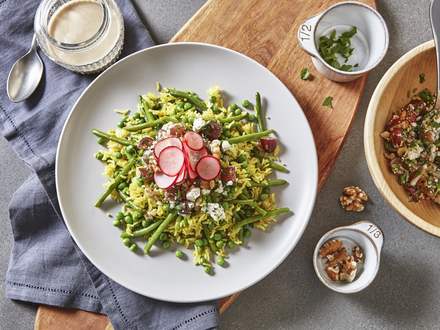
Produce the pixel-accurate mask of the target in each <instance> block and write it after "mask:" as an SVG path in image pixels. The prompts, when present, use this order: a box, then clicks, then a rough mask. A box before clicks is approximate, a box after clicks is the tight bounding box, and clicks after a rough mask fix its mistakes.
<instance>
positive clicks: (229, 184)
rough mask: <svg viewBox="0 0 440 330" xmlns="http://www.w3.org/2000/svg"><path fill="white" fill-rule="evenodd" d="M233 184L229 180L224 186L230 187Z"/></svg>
mask: <svg viewBox="0 0 440 330" xmlns="http://www.w3.org/2000/svg"><path fill="white" fill-rule="evenodd" d="M233 184H234V182H233V181H231V180H229V181H228V182H226V185H227V186H232V185H233Z"/></svg>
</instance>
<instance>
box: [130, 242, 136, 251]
mask: <svg viewBox="0 0 440 330" xmlns="http://www.w3.org/2000/svg"><path fill="white" fill-rule="evenodd" d="M129 249H130V251H132V252H136V250H137V249H138V246H137V245H136V244H135V243H133V244H131V245H130V247H129Z"/></svg>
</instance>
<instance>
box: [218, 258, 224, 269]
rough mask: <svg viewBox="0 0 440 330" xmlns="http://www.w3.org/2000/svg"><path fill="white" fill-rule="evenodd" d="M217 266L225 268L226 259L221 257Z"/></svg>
mask: <svg viewBox="0 0 440 330" xmlns="http://www.w3.org/2000/svg"><path fill="white" fill-rule="evenodd" d="M217 265H219V266H220V267H223V266H224V265H225V258H223V257H222V256H219V257H218V258H217Z"/></svg>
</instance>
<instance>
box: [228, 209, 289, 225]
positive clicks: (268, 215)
mask: <svg viewBox="0 0 440 330" xmlns="http://www.w3.org/2000/svg"><path fill="white" fill-rule="evenodd" d="M290 212H291V211H290V209H289V208H287V207H282V208H278V209H275V210H272V211H269V212H267V213H266V215H256V216H253V217H249V218H246V219H243V220H241V221H240V222H238V223H237V224H236V225H235V228H236V229H239V228H241V227H243V226H245V225H249V224H251V223H254V222H258V221H261V220H265V219H268V218H272V217H276V216H279V215H281V214H284V213H290Z"/></svg>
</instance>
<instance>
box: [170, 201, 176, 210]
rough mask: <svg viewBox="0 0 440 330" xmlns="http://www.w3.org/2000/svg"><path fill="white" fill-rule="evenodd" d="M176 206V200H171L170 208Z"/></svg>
mask: <svg viewBox="0 0 440 330" xmlns="http://www.w3.org/2000/svg"><path fill="white" fill-rule="evenodd" d="M175 207H176V202H175V201H170V209H174V208H175Z"/></svg>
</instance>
